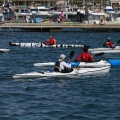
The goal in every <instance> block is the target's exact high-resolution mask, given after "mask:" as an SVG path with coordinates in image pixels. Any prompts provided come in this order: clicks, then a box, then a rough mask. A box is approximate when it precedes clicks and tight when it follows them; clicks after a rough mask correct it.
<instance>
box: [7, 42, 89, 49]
mask: <svg viewBox="0 0 120 120" xmlns="http://www.w3.org/2000/svg"><path fill="white" fill-rule="evenodd" d="M9 45H10V46H20V47H59V48H61V47H62V48H68V47H81V48H83V47H84V46H86V45H73V44H57V45H45V44H43V43H42V42H39V43H16V42H9ZM87 47H90V46H87Z"/></svg>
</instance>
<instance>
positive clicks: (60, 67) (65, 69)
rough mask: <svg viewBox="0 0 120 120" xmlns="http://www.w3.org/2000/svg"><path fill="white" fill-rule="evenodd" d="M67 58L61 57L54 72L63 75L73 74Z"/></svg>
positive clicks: (62, 55)
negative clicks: (66, 60)
mask: <svg viewBox="0 0 120 120" xmlns="http://www.w3.org/2000/svg"><path fill="white" fill-rule="evenodd" d="M65 58H66V56H65V55H64V54H61V55H60V58H59V60H58V61H57V62H56V63H55V67H54V71H55V72H61V73H69V72H72V71H73V69H71V64H68V63H66V62H65V61H64V60H65Z"/></svg>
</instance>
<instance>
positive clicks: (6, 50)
mask: <svg viewBox="0 0 120 120" xmlns="http://www.w3.org/2000/svg"><path fill="white" fill-rule="evenodd" d="M9 51H10V49H0V52H3V53H6V52H9Z"/></svg>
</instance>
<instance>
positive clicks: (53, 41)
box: [44, 38, 57, 45]
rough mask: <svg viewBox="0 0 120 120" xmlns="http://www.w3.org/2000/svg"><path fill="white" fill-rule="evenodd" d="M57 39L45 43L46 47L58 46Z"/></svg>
mask: <svg viewBox="0 0 120 120" xmlns="http://www.w3.org/2000/svg"><path fill="white" fill-rule="evenodd" d="M56 43H57V42H56V39H54V38H51V39H50V40H49V41H46V42H44V44H45V45H56Z"/></svg>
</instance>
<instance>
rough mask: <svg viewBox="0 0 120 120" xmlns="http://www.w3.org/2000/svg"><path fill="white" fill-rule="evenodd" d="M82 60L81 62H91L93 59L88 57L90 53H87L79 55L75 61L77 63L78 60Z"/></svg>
mask: <svg viewBox="0 0 120 120" xmlns="http://www.w3.org/2000/svg"><path fill="white" fill-rule="evenodd" d="M80 59H81V60H82V61H83V62H90V61H91V62H93V61H94V60H93V57H92V56H91V55H90V53H88V52H83V53H81V54H80V55H79V56H78V57H77V58H76V59H75V61H78V60H80Z"/></svg>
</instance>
